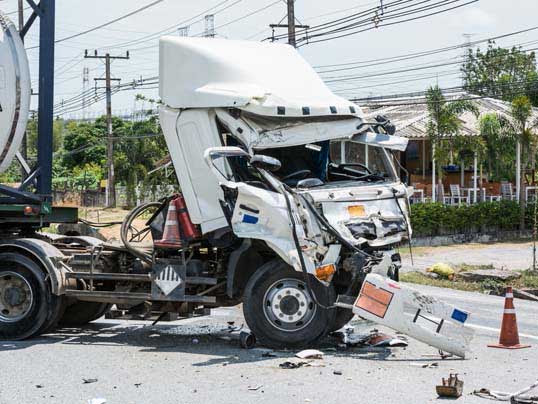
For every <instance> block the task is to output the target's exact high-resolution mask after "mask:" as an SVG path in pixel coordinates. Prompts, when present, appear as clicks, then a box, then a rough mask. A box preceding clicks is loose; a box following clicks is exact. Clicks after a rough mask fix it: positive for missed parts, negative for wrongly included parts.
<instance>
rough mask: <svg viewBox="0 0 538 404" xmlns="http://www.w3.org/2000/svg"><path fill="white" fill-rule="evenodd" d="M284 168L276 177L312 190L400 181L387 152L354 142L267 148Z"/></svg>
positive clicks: (268, 153)
mask: <svg viewBox="0 0 538 404" xmlns="http://www.w3.org/2000/svg"><path fill="white" fill-rule="evenodd" d="M261 154H265V155H268V156H271V157H274V158H276V159H278V160H280V162H281V163H282V167H281V168H280V169H279V170H278V171H276V172H275V173H274V174H275V175H276V176H277V177H278V178H279V179H280V180H281V181H282V182H284V183H285V184H287V185H289V186H292V187H297V186H298V187H305V188H312V187H317V186H322V185H326V184H332V183H336V182H350V181H351V182H357V181H360V182H366V183H372V182H385V181H394V180H396V175H395V171H394V167H393V166H392V164H391V162H390V157H389V155H388V154H387V152H386V151H385V150H384V149H383V148H381V147H376V146H369V145H365V144H360V143H356V142H352V141H345V142H342V141H328V140H327V141H323V142H316V143H312V144H307V145H300V146H291V147H281V148H274V149H266V150H263V152H261Z"/></svg>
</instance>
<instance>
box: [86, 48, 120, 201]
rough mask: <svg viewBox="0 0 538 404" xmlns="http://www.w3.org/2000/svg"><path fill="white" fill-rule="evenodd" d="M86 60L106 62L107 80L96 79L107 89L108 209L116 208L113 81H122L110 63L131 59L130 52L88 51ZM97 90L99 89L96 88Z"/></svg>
mask: <svg viewBox="0 0 538 404" xmlns="http://www.w3.org/2000/svg"><path fill="white" fill-rule="evenodd" d="M84 58H86V59H101V60H103V59H104V61H105V78H96V79H94V80H95V81H96V82H97V81H104V82H105V89H106V124H107V125H106V126H107V148H106V158H107V184H106V196H107V198H106V206H107V208H115V207H116V177H115V174H114V139H113V137H114V133H113V130H112V81H120V79H113V78H112V77H111V72H110V70H111V69H110V63H111V60H114V59H124V60H126V59H129V51H127V53H126V55H125V56H110V54H109V53H107V54H105V55H99V54H98V53H97V51H95V52H94V54H93V55H88V51H87V50H86V53H85V55H84ZM96 89H97V87H96Z"/></svg>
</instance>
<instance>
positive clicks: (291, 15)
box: [269, 0, 310, 48]
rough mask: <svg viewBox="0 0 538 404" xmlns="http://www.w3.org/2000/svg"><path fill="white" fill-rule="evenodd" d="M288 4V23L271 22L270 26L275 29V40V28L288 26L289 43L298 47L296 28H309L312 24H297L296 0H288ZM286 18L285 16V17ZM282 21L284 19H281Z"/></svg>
mask: <svg viewBox="0 0 538 404" xmlns="http://www.w3.org/2000/svg"><path fill="white" fill-rule="evenodd" d="M286 4H287V6H288V11H287V16H288V23H287V24H280V23H278V24H270V25H269V27H270V28H271V29H272V30H273V41H274V36H275V35H274V34H275V28H287V29H288V44H290V45H291V46H293V47H294V48H296V47H297V39H296V36H295V30H296V29H297V28H301V29H308V28H310V26H308V25H299V24H296V23H295V21H296V18H295V0H286ZM283 19H284V18H283ZM281 21H282V20H281Z"/></svg>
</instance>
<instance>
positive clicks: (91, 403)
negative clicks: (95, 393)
mask: <svg viewBox="0 0 538 404" xmlns="http://www.w3.org/2000/svg"><path fill="white" fill-rule="evenodd" d="M88 404H106V399H104V398H91V399H89V400H88Z"/></svg>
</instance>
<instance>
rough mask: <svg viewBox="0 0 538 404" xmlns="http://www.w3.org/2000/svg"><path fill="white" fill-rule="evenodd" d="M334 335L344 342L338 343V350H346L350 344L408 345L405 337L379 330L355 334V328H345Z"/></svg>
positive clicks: (375, 345)
mask: <svg viewBox="0 0 538 404" xmlns="http://www.w3.org/2000/svg"><path fill="white" fill-rule="evenodd" d="M332 335H333V336H335V337H337V338H339V339H340V340H341V341H342V344H343V345H342V344H338V345H337V347H336V348H337V349H338V350H345V349H346V348H347V347H348V346H357V345H363V346H373V347H406V346H408V345H409V344H408V342H407V341H406V340H405V339H404V337H395V336H392V335H388V334H385V333H381V332H379V331H378V330H375V329H374V330H372V331H370V332H369V333H366V334H355V333H354V332H353V329H351V331H350V330H348V329H345V330H344V331H343V332H342V331H337V332H335V333H333V334H332Z"/></svg>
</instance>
